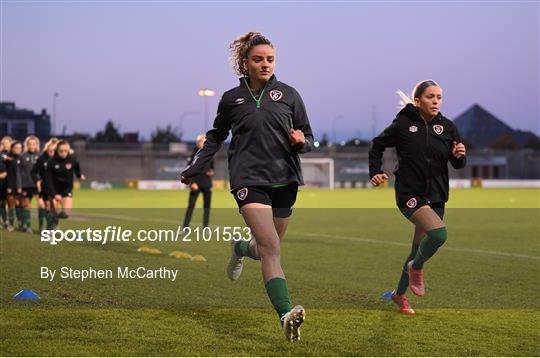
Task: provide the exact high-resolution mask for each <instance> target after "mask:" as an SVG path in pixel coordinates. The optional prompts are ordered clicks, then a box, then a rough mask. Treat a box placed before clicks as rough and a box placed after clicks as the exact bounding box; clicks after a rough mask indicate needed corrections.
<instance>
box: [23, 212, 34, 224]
mask: <svg viewBox="0 0 540 358" xmlns="http://www.w3.org/2000/svg"><path fill="white" fill-rule="evenodd" d="M30 217H31V213H30V209H27V208H23V225H24V226H26V227H30V226H31V225H32V224H31V222H30Z"/></svg>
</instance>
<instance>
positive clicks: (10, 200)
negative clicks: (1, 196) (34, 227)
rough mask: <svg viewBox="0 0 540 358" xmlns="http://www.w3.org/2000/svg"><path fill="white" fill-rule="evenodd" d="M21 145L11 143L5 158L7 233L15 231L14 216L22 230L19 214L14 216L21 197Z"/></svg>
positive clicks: (16, 142)
mask: <svg viewBox="0 0 540 358" xmlns="http://www.w3.org/2000/svg"><path fill="white" fill-rule="evenodd" d="M22 149H23V147H22V143H21V142H18V141H13V142H12V143H11V149H10V151H9V153H8V154H7V156H6V157H5V158H6V159H5V164H6V171H7V177H6V192H7V204H8V219H7V221H8V226H7V230H8V231H13V230H15V227H14V226H15V216H17V221H18V224H19V226H18V227H19V229H21V230H22V229H23V222H22V219H21V214H20V213H19V215H16V210H19V208H20V207H21V203H20V202H21V195H22V177H21V160H20V156H21V154H22Z"/></svg>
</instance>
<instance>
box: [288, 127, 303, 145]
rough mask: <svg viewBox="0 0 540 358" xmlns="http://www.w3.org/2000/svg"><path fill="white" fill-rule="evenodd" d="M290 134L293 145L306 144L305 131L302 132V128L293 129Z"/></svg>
mask: <svg viewBox="0 0 540 358" xmlns="http://www.w3.org/2000/svg"><path fill="white" fill-rule="evenodd" d="M289 135H290V140H291V144H292V145H297V144H304V143H305V142H306V137H304V132H302V131H301V130H300V129H291V130H290V131H289Z"/></svg>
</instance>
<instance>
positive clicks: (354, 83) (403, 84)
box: [0, 0, 540, 139]
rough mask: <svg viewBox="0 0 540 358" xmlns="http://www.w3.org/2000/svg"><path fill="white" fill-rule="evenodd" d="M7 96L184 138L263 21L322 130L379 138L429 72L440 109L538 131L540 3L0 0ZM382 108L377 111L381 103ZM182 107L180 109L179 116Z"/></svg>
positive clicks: (77, 123) (83, 125) (85, 120)
mask: <svg viewBox="0 0 540 358" xmlns="http://www.w3.org/2000/svg"><path fill="white" fill-rule="evenodd" d="M0 6H1V20H2V23H1V30H2V33H1V50H2V52H1V55H0V57H1V61H2V63H1V68H0V72H1V88H0V90H1V93H0V100H1V101H13V102H15V103H16V105H17V106H18V107H23V108H28V109H32V110H35V111H40V110H41V109H42V108H46V109H47V110H48V111H49V112H51V111H52V102H53V99H52V98H53V93H54V92H55V91H57V92H59V97H58V102H57V106H58V107H57V108H58V110H57V120H58V125H57V130H58V132H60V131H61V129H62V127H63V126H64V125H65V126H67V133H72V132H74V131H77V132H83V133H91V134H94V133H95V132H96V131H97V130H100V129H102V128H103V126H104V124H105V122H106V120H107V119H109V118H111V119H112V120H113V121H114V122H115V123H117V124H118V125H119V126H120V128H121V131H122V132H125V131H139V132H140V134H141V135H143V136H144V137H146V138H149V136H150V133H151V132H152V131H153V130H154V129H155V128H156V127H157V126H158V125H159V126H161V127H164V126H166V125H167V124H169V123H170V124H172V125H173V126H174V127H179V126H180V117H182V116H183V118H184V119H183V126H182V129H183V131H184V133H185V136H184V139H191V137H193V136H195V135H196V134H198V133H200V132H202V131H203V128H204V124H203V118H204V102H203V98H201V97H199V96H198V95H197V90H199V89H201V88H211V89H214V90H215V91H216V94H217V95H216V97H213V98H211V99H210V102H209V104H210V106H209V108H210V121H209V122H210V123H211V122H212V121H213V116H214V114H215V111H216V108H217V103H218V101H219V98H220V96H221V94H222V93H223V92H224V91H226V90H228V89H229V88H232V87H234V86H236V85H237V84H238V80H237V78H236V76H235V75H234V73H233V72H232V70H231V69H230V67H229V64H228V56H229V52H228V44H229V43H230V42H231V41H232V40H233V39H234V38H235V37H237V36H238V35H241V34H243V33H245V32H248V31H251V30H255V31H261V32H263V33H264V34H265V35H266V36H267V37H269V39H270V40H271V41H272V42H273V43H274V45H275V46H276V51H277V53H276V62H277V64H276V72H275V73H276V76H277V78H278V79H279V80H281V81H283V82H285V83H287V84H289V85H292V86H293V87H295V88H296V89H297V90H298V91H299V92H300V94H301V95H302V97H303V99H304V102H305V104H306V107H307V110H308V114H309V116H310V120H311V124H312V127H313V130H314V132H315V135H316V137H317V138H320V137H321V135H322V134H323V133H324V132H326V133H327V134H328V135H329V136H330V139H332V138H331V137H332V129H331V128H332V123H333V122H334V118H336V117H338V116H342V119H340V120H338V121H336V124H337V127H338V129H337V138H338V139H345V138H351V137H353V136H360V137H363V138H370V137H371V135H372V131H373V129H372V127H373V120H372V118H373V113H374V114H375V117H376V121H377V122H376V123H377V124H376V130H377V132H378V131H380V130H382V129H383V128H384V127H385V126H386V125H387V124H389V123H390V121H391V120H392V119H393V118H394V116H395V113H396V112H397V105H398V96H397V95H396V94H395V92H396V90H397V89H402V90H404V91H405V92H407V93H409V92H410V91H411V89H412V87H413V86H414V84H415V83H416V82H418V81H419V80H422V79H427V78H432V79H435V80H436V81H438V82H439V84H440V85H441V86H442V88H443V90H444V104H443V111H442V112H443V114H445V115H446V116H447V117H449V118H454V117H456V116H457V115H459V114H460V113H462V112H463V111H465V110H466V109H467V108H468V107H470V106H471V105H472V104H474V103H479V104H480V105H482V106H483V107H485V108H486V109H487V110H488V111H490V112H491V113H493V114H494V115H496V116H497V117H499V118H501V119H502V120H504V121H506V122H507V123H508V124H510V125H511V126H512V127H515V128H518V129H523V130H531V131H533V132H534V133H536V134H539V132H540V130H539V118H540V115H539V111H540V110H539V97H540V93H539V81H540V76H539V3H538V2H536V1H531V2H519V1H508V2H478V1H475V2H465V1H455V2H451V1H445V2H427V3H426V2H418V1H415V2H405V3H403V2H390V1H380V2H354V3H353V2H337V3H336V2H312V3H298V2H296V3H285V2H270V1H268V2H262V3H257V4H254V3H246V2H226V3H225V2H205V3H201V2H172V1H169V2H165V1H163V2H150V1H148V2H142V1H141V2H120V1H114V2H113V1H110V2H109V1H103V2H101V1H86V2H63V1H56V2H53V1H50V2H46V1H42V2H37V1H34V2H25V1H5V0H3V1H2V2H1V5H0ZM373 109H374V110H373ZM182 114H183V115H182Z"/></svg>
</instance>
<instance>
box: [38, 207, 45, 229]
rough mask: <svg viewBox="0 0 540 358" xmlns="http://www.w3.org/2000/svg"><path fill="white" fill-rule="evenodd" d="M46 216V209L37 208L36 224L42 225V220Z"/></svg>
mask: <svg viewBox="0 0 540 358" xmlns="http://www.w3.org/2000/svg"><path fill="white" fill-rule="evenodd" d="M46 216H47V209H44V208H38V224H39V227H43V221H45V218H46Z"/></svg>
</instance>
